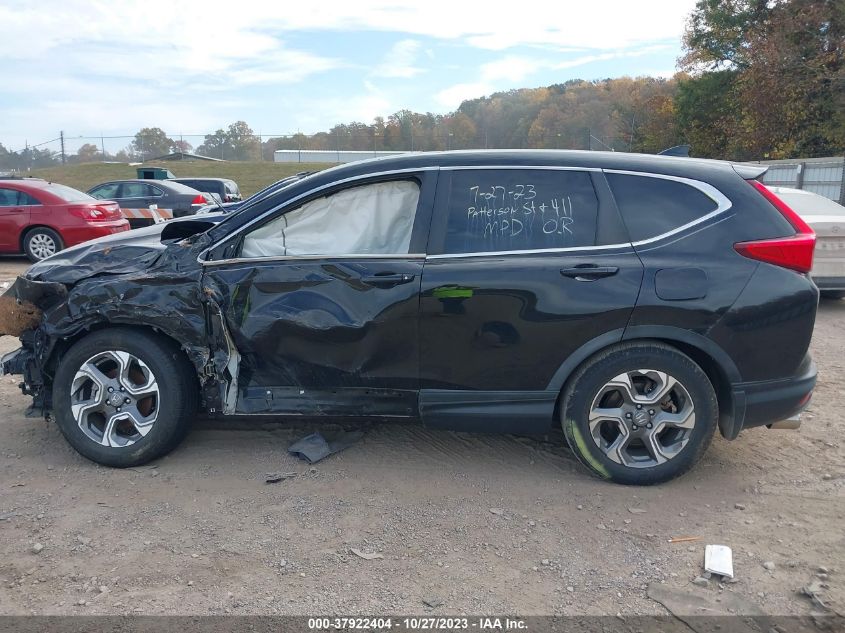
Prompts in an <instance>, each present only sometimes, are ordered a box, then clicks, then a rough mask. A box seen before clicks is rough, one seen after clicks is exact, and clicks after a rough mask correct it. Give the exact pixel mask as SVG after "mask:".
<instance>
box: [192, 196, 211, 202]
mask: <svg viewBox="0 0 845 633" xmlns="http://www.w3.org/2000/svg"><path fill="white" fill-rule="evenodd" d="M191 204H208V201H207V200H206V199H205V196H203V195H202V194H199V195H198V196H197V197H196V198H194V199H193V200H191Z"/></svg>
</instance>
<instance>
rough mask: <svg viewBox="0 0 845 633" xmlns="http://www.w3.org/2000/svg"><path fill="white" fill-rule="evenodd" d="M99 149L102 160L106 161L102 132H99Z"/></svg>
mask: <svg viewBox="0 0 845 633" xmlns="http://www.w3.org/2000/svg"><path fill="white" fill-rule="evenodd" d="M100 151H101V152H103V162H104V163H105V162H106V142H105V140H103V133H102V132H100Z"/></svg>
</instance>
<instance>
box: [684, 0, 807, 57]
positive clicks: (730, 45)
mask: <svg viewBox="0 0 845 633" xmlns="http://www.w3.org/2000/svg"><path fill="white" fill-rule="evenodd" d="M802 1H803V0H802ZM780 2H783V0H698V2H697V3H696V5H695V9H694V10H693V12H692V14H691V15H690V17H689V21H688V22H687V30H686V33H685V36H684V48H685V49H686V55H685V56H684V57H683V58H681V64H682V66H683V67H685V68H686V69H687V70H691V69H693V68H695V67H697V66H703V67H704V68H707V69H710V70H715V69H719V68H725V67H727V68H740V69H742V68H747V67H748V66H750V65H751V63H752V60H751V56H752V52H751V51H750V48H749V42H750V40H751V39H752V38H753V37H754V36H755V35H756V34H758V33H760V32H762V31H764V30H765V25H766V22H767V21H768V19H769V16H770V14H771V11H772V8H773V7H774V6H775V5H777V4H779V3H780Z"/></svg>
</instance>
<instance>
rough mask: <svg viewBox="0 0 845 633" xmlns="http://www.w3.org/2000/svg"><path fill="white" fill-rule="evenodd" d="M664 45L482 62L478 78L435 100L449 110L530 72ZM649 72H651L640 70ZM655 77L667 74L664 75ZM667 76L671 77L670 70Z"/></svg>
mask: <svg viewBox="0 0 845 633" xmlns="http://www.w3.org/2000/svg"><path fill="white" fill-rule="evenodd" d="M665 48H666V47H665V46H664V45H652V46H644V47H642V48H639V49H635V50H619V51H611V52H606V53H598V54H592V55H582V56H580V57H576V58H574V59H567V60H563V61H554V60H551V59H549V58H548V57H545V58H539V57H537V58H532V57H522V56H508V57H503V58H501V59H498V60H496V61H492V62H488V63H486V64H482V65H481V67H480V68H479V71H478V76H479V80H478V81H475V82H469V83H459V84H455V85H453V86H450V87H448V88H445V89H444V90H441V91H440V92H438V93H437V95H436V99H437V102H438V103H440V104H441V105H442V106H443V107H445V108H449V109H455V108H457V107H458V106H459V105H460V104H461V102H462V101H465V100H467V99H474V98H478V97H481V96H482V95H488V94H490V93H492V92H495V91H496V89H497V86H500V85H501V83H502V82H503V81H506V82H510V83H511V84H513V83H516V82H521V81H523V80H524V79H526V78H527V77H529V76H530V75H532V74H534V73H537V72H539V71H542V70H566V69H569V68H577V67H578V66H585V65H587V64H592V63H595V62H601V61H608V60H611V59H619V58H622V57H640V56H642V55H647V54H649V53H653V52H656V51H660V50H664V49H665ZM640 74H644V75H646V74H649V73H645V72H644V73H640ZM656 76H661V77H665V76H666V75H665V74H660V75H656ZM668 76H670V77H671V76H672V73H670V74H669V75H668Z"/></svg>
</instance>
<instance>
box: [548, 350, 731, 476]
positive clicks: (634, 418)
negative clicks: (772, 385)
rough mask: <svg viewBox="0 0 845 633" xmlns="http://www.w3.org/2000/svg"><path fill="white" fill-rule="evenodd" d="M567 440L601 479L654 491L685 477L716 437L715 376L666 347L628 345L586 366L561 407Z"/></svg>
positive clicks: (609, 351)
mask: <svg viewBox="0 0 845 633" xmlns="http://www.w3.org/2000/svg"><path fill="white" fill-rule="evenodd" d="M561 411H562V415H563V419H562V421H561V422H562V425H563V430H564V433H565V435H566V439H567V441H568V443H569V445H570V447H571V448H572V451H573V452H574V453H575V455H576V456H577V457H578V459H579V460H580V461H581V462H582V463H583V464H584V465H585V466H587V467H588V468H589V469H590V470H592V471H593V472H594V473H595V474H597V475H599V476H601V477H604V478H606V479H610V480H612V481H615V482H617V483H622V484H635V485H648V484H655V483H660V482H663V481H667V480H669V479H672V478H674V477H677V476H679V475H681V474H683V473H685V472H686V471H687V470H689V469H690V468H692V466H693V465H694V464H695V463H696V462H697V461H698V460H699V459H700V458H701V456H702V455H703V454H704V452H705V450H706V449H707V447H708V446H709V444H710V441H711V440H712V438H713V433H714V431H715V429H716V424H717V420H718V404H717V401H716V394H715V392H714V390H713V386H712V385H711V383H710V380H709V379H708V377H707V375H706V374H705V373H704V372H703V371H702V370H701V368H700V367H699V366H698V365H697V364H696V363H695V362H693V361H692V359H690V358H689V357H688V356H686V355H685V354H682V353H681V352H679V351H678V350H676V349H674V348H672V347H669V346H668V345H663V344H661V343H656V342H655V343H625V344H622V345H618V346H615V347H614V348H611V349H609V350H607V351H605V352H602V353H600V354H598V355H597V356H595V357H593V358H591V359H590V360H588V361H587V362H585V363H584V365H582V366H581V367H580V368H579V369H578V370H577V371H576V373H575V374H574V375H573V376H572V378H571V379H570V380H569V382H568V383H567V387H566V389H565V391H564V394H563V401H562V406H561Z"/></svg>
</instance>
